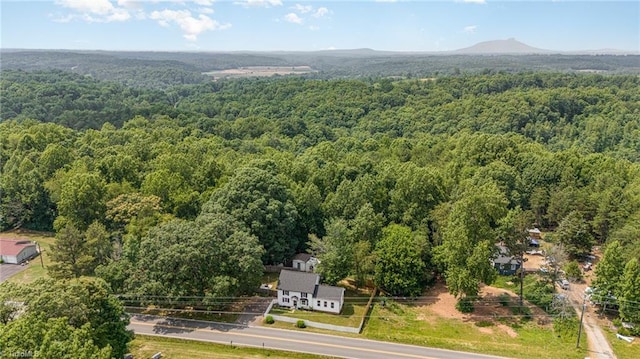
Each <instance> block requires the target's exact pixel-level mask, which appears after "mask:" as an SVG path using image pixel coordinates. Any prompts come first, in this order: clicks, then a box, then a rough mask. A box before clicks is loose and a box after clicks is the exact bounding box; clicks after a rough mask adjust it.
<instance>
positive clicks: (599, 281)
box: [591, 241, 626, 302]
mask: <svg viewBox="0 0 640 359" xmlns="http://www.w3.org/2000/svg"><path fill="white" fill-rule="evenodd" d="M623 251H624V249H623V248H622V246H621V245H620V242H618V241H612V242H610V243H608V244H607V247H606V248H605V251H604V254H603V256H602V259H601V260H600V261H599V262H598V265H597V266H596V269H595V271H594V272H595V275H596V278H595V279H594V280H593V282H592V283H591V286H592V287H593V288H595V292H594V293H593V294H592V298H593V299H594V300H598V301H600V302H602V301H604V300H605V298H606V297H608V296H609V295H616V294H617V293H618V292H619V291H620V286H621V284H622V274H623V271H624V266H625V263H626V262H625V259H624V258H625V256H624V252H623Z"/></svg>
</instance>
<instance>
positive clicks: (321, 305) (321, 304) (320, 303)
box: [313, 298, 342, 314]
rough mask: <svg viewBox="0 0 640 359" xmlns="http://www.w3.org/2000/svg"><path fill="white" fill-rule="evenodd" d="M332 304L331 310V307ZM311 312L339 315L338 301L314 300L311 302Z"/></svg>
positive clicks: (339, 304) (340, 308) (339, 305)
mask: <svg viewBox="0 0 640 359" xmlns="http://www.w3.org/2000/svg"><path fill="white" fill-rule="evenodd" d="M332 304H333V308H332V307H331V305H332ZM313 310H317V311H320V312H329V313H334V314H340V311H341V310H342V307H341V303H340V301H338V300H328V299H317V298H316V299H314V301H313Z"/></svg>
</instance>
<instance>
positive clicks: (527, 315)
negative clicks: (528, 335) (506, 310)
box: [511, 306, 533, 320]
mask: <svg viewBox="0 0 640 359" xmlns="http://www.w3.org/2000/svg"><path fill="white" fill-rule="evenodd" d="M511 312H513V314H515V315H522V320H531V318H533V316H532V315H531V308H529V307H525V306H522V307H521V306H517V307H513V308H511Z"/></svg>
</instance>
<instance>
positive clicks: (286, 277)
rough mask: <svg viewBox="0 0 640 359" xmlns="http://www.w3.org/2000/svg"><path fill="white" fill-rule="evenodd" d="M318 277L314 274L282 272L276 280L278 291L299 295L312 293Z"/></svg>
mask: <svg viewBox="0 0 640 359" xmlns="http://www.w3.org/2000/svg"><path fill="white" fill-rule="evenodd" d="M319 278H320V276H318V275H317V274H315V273H308V272H296V271H290V270H283V271H281V272H280V277H279V279H278V289H282V290H290V291H292V292H300V293H314V292H315V289H316V283H318V279H319Z"/></svg>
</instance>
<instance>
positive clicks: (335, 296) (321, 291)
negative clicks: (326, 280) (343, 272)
mask: <svg viewBox="0 0 640 359" xmlns="http://www.w3.org/2000/svg"><path fill="white" fill-rule="evenodd" d="M343 296H344V288H340V287H334V286H330V285H319V286H318V288H317V290H316V293H315V294H314V295H313V297H314V298H316V299H327V300H335V301H339V300H340V299H341V298H342V297H343Z"/></svg>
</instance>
